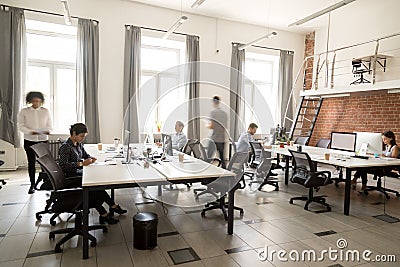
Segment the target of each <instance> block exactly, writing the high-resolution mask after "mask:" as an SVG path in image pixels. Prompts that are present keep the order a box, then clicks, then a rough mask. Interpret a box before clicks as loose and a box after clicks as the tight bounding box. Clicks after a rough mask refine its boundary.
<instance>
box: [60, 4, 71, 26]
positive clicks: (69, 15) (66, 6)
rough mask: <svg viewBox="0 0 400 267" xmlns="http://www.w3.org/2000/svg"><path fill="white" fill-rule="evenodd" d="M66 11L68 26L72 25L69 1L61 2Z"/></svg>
mask: <svg viewBox="0 0 400 267" xmlns="http://www.w3.org/2000/svg"><path fill="white" fill-rule="evenodd" d="M60 1H61V4H62V6H63V11H64V21H65V24H66V25H72V22H71V14H70V13H69V8H68V2H67V0H60Z"/></svg>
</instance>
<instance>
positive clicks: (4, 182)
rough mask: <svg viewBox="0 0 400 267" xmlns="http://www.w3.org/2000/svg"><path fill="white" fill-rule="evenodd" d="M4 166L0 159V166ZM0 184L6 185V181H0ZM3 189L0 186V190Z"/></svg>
mask: <svg viewBox="0 0 400 267" xmlns="http://www.w3.org/2000/svg"><path fill="white" fill-rule="evenodd" d="M3 164H4V161H3V160H1V159H0V166H2V165H3ZM0 182H1V184H2V185H5V184H6V180H5V179H0ZM2 188H3V187H2V186H1V185H0V189H2Z"/></svg>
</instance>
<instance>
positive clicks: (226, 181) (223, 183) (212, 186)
mask: <svg viewBox="0 0 400 267" xmlns="http://www.w3.org/2000/svg"><path fill="white" fill-rule="evenodd" d="M247 158H248V153H240V152H236V153H235V154H233V156H232V158H231V160H230V161H229V164H228V166H227V170H229V171H232V172H234V173H235V177H234V178H232V177H229V178H228V177H220V178H218V179H217V180H215V181H213V182H211V183H209V184H208V185H207V189H208V190H211V191H214V192H218V193H219V198H218V199H217V200H216V201H213V202H211V203H207V204H206V205H205V206H206V208H204V209H203V210H202V212H201V216H202V217H205V216H206V211H209V210H214V209H220V210H221V211H222V214H223V215H224V219H225V220H226V221H227V220H228V214H227V213H226V208H228V203H226V201H225V196H226V194H227V193H228V192H230V191H231V190H234V191H235V190H236V189H243V188H244V186H242V185H241V184H240V182H241V181H242V180H243V174H244V164H245V163H246V162H247ZM232 179H233V181H232ZM233 208H234V209H235V210H238V211H239V212H240V216H243V214H244V211H243V209H242V208H239V207H236V206H235V207H233Z"/></svg>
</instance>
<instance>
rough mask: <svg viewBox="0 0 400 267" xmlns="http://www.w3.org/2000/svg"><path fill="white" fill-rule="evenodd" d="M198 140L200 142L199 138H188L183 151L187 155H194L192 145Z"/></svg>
mask: <svg viewBox="0 0 400 267" xmlns="http://www.w3.org/2000/svg"><path fill="white" fill-rule="evenodd" d="M197 142H199V140H197V139H188V140H187V142H186V144H185V145H184V146H183V148H182V152H183V153H185V154H187V155H192V153H193V151H192V146H193V144H195V143H197Z"/></svg>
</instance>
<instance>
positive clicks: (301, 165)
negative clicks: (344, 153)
mask: <svg viewBox="0 0 400 267" xmlns="http://www.w3.org/2000/svg"><path fill="white" fill-rule="evenodd" d="M289 152H290V154H292V157H293V161H294V171H293V175H292V178H291V179H290V180H291V182H292V183H297V184H301V185H303V186H304V187H306V188H309V190H308V196H301V197H292V198H291V199H290V201H289V203H290V204H293V201H294V200H303V201H304V200H305V201H306V204H305V206H304V209H305V210H308V205H310V203H311V202H317V203H320V204H322V205H324V206H325V207H326V209H327V211H331V207H330V206H329V204H327V203H326V199H325V198H326V196H325V195H322V196H314V190H315V191H316V192H318V191H319V188H320V187H321V186H324V185H328V184H331V183H332V181H331V173H330V172H329V171H320V172H318V171H317V164H316V163H315V162H313V161H311V158H310V156H309V155H308V154H307V153H306V152H297V151H293V150H289Z"/></svg>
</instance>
